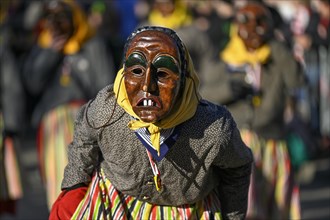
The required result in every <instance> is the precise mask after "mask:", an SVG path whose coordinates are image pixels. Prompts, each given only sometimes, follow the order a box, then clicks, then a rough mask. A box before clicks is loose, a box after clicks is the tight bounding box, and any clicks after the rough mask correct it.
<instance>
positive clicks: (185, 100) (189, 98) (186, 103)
mask: <svg viewBox="0 0 330 220" xmlns="http://www.w3.org/2000/svg"><path fill="white" fill-rule="evenodd" d="M186 55H187V56H188V59H189V69H188V72H189V75H190V76H189V77H186V79H185V80H186V82H185V87H184V89H183V94H182V96H181V99H180V100H178V102H177V104H176V105H175V106H174V107H173V108H174V109H173V110H172V114H171V115H169V116H168V117H166V118H165V119H163V120H161V121H159V122H156V123H147V122H143V121H141V120H140V119H139V117H138V116H137V115H136V114H135V112H134V111H133V109H132V106H131V104H130V102H129V99H128V97H127V92H126V88H125V83H124V77H125V76H124V68H121V69H120V70H119V71H118V73H117V76H116V79H115V82H114V92H115V95H116V97H117V103H118V104H119V105H120V106H121V107H122V108H123V109H124V110H125V111H126V112H127V113H128V114H129V115H131V116H133V117H134V118H137V119H138V120H132V121H130V122H129V123H128V127H129V128H130V129H132V130H137V129H139V128H143V127H145V128H147V129H148V131H149V132H150V140H151V143H152V145H153V148H154V149H155V150H156V151H157V153H158V155H159V154H160V130H161V129H168V128H173V127H175V126H177V125H179V124H181V123H182V122H184V121H187V120H188V119H190V118H191V117H193V116H194V115H195V112H196V109H197V106H198V103H199V100H200V95H199V93H198V87H199V79H198V76H197V74H196V72H195V70H194V68H193V65H192V62H191V59H190V56H189V54H186ZM117 92H118V94H117Z"/></svg>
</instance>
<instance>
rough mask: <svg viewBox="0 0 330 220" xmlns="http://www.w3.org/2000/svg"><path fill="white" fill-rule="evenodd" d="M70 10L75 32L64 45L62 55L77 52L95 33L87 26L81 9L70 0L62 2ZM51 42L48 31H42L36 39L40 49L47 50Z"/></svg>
mask: <svg viewBox="0 0 330 220" xmlns="http://www.w3.org/2000/svg"><path fill="white" fill-rule="evenodd" d="M63 2H64V3H66V4H67V5H68V6H69V7H70V8H71V9H72V16H73V26H74V28H75V32H74V34H73V36H71V38H70V39H69V40H68V42H67V43H66V44H65V46H64V49H63V53H64V54H68V55H69V54H74V53H76V52H78V51H79V50H80V48H81V46H82V44H83V43H84V42H85V41H87V40H88V39H89V38H90V37H91V36H92V35H93V34H94V33H95V32H94V30H92V28H91V27H90V26H89V24H88V21H87V18H86V16H85V14H84V12H83V11H82V9H81V8H80V7H79V6H78V5H77V4H75V3H74V1H72V0H63ZM51 42H52V36H51V34H50V31H49V30H48V29H45V30H43V31H42V32H41V33H40V36H39V38H38V44H39V46H40V47H42V48H49V47H50V44H51Z"/></svg>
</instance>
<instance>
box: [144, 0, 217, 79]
mask: <svg viewBox="0 0 330 220" xmlns="http://www.w3.org/2000/svg"><path fill="white" fill-rule="evenodd" d="M194 22H195V21H194V17H193V15H192V14H191V11H190V10H189V7H188V6H187V2H184V1H182V0H152V8H151V11H150V14H149V16H148V17H147V20H146V21H145V22H142V23H141V24H140V25H141V26H144V25H154V26H161V27H166V28H171V29H173V30H175V32H176V33H177V34H178V35H179V37H180V38H181V39H182V41H183V42H185V45H186V47H187V49H188V51H189V53H190V56H191V58H192V60H193V61H194V66H195V69H196V70H197V72H198V73H199V74H203V69H204V67H205V66H207V65H209V61H210V60H211V58H213V57H214V50H213V46H212V45H211V42H210V38H209V36H208V35H207V34H206V33H205V32H203V31H201V30H199V29H198V28H197V26H196V24H195V23H194Z"/></svg>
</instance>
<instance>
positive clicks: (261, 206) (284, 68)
mask: <svg viewBox="0 0 330 220" xmlns="http://www.w3.org/2000/svg"><path fill="white" fill-rule="evenodd" d="M202 76H203V79H202V80H203V81H202V82H203V84H202V85H203V86H202V88H201V94H202V95H203V97H205V98H206V99H208V100H210V101H212V102H214V103H218V104H223V105H226V106H227V107H228V110H229V111H230V112H231V113H232V114H233V117H234V119H235V121H236V122H237V125H238V127H239V129H240V131H241V134H242V138H243V140H244V142H245V144H246V145H248V146H249V147H250V148H251V149H252V152H253V154H254V159H255V164H254V166H253V169H252V178H251V187H250V191H249V208H248V213H247V219H300V205H299V202H300V201H299V189H298V187H297V185H296V184H295V183H294V173H293V169H292V166H291V164H290V155H289V152H288V147H287V142H286V135H287V134H286V131H285V130H286V129H285V128H286V127H285V126H286V124H285V118H284V111H285V109H286V103H287V101H288V100H290V98H291V95H292V94H293V92H294V91H295V89H297V88H299V87H300V86H301V85H302V84H303V82H304V80H303V79H304V77H303V72H302V71H301V68H300V66H299V65H298V63H297V62H296V61H295V60H294V57H293V55H292V54H291V52H290V51H289V50H288V48H287V47H285V46H284V45H282V44H281V43H279V42H277V41H275V39H274V38H273V36H272V20H271V17H270V13H269V11H268V10H267V9H266V8H265V7H263V6H262V5H260V4H258V3H253V2H248V3H247V4H246V5H244V6H242V7H241V8H239V9H238V11H237V13H236V19H235V23H234V24H233V27H232V35H231V38H230V41H229V43H228V45H227V46H226V47H225V48H224V50H223V51H222V52H221V53H220V60H219V61H218V62H217V63H216V64H214V65H212V66H211V68H210V69H209V71H205V73H204V74H203V75H202Z"/></svg>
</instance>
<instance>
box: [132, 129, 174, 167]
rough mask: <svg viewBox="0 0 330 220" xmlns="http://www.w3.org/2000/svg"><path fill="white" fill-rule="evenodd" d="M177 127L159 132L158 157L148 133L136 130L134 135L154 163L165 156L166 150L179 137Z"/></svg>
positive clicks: (143, 130)
mask: <svg viewBox="0 0 330 220" xmlns="http://www.w3.org/2000/svg"><path fill="white" fill-rule="evenodd" d="M179 130H180V129H179V126H177V127H175V128H170V129H162V130H161V131H160V152H159V156H158V153H157V151H156V150H155V149H154V148H153V147H152V144H151V141H150V133H149V131H148V129H146V128H140V129H137V130H136V131H135V132H134V133H135V134H136V136H137V137H138V138H139V140H140V141H141V142H142V144H143V145H144V146H145V147H146V148H147V150H148V151H149V152H150V153H151V155H152V157H153V158H154V159H155V160H156V161H158V162H159V161H161V160H162V159H163V158H164V157H165V156H166V154H167V152H168V150H169V149H170V148H171V147H172V146H173V145H174V144H175V141H176V140H177V138H178V136H179Z"/></svg>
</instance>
